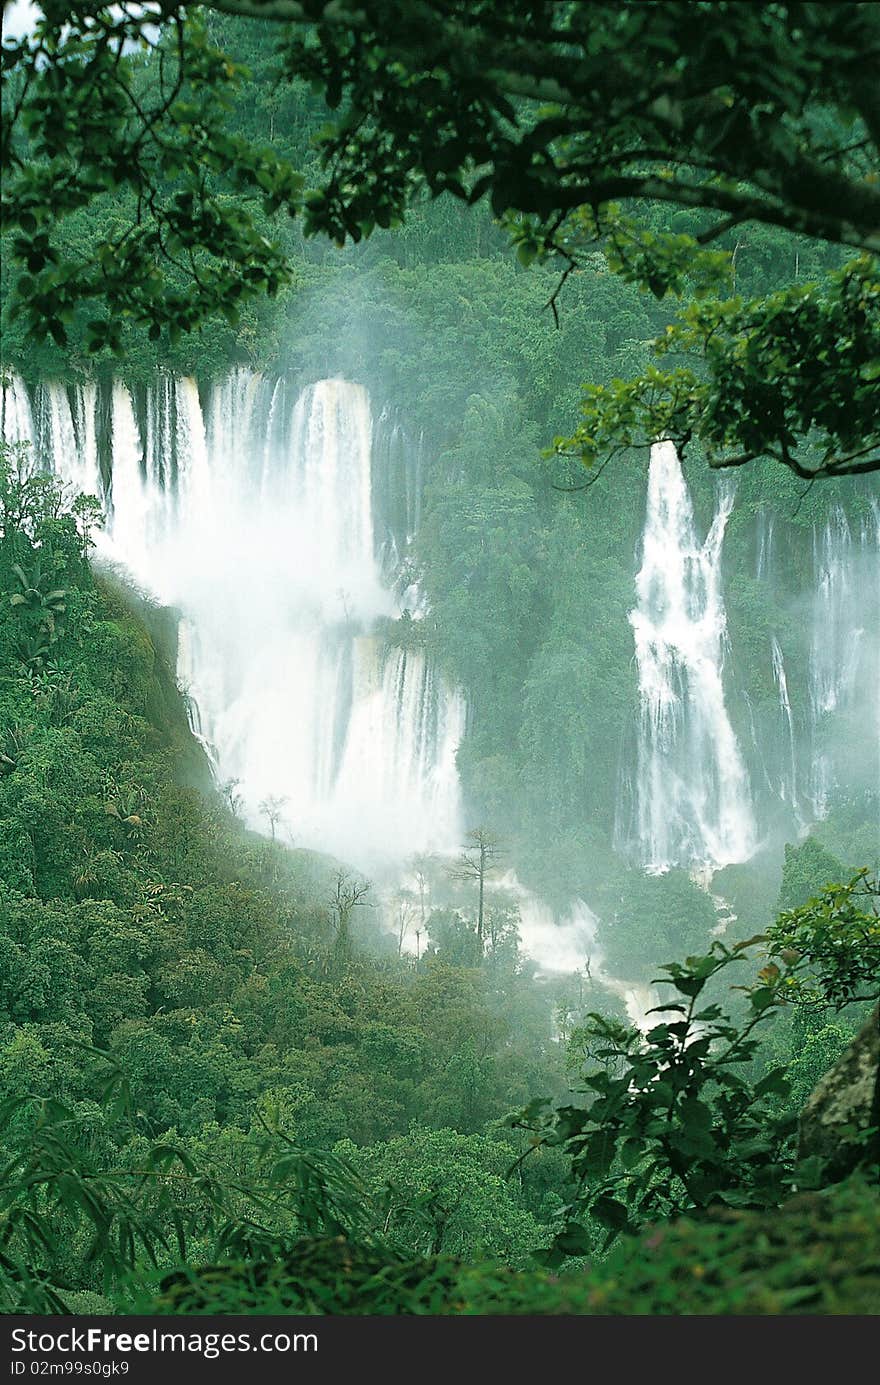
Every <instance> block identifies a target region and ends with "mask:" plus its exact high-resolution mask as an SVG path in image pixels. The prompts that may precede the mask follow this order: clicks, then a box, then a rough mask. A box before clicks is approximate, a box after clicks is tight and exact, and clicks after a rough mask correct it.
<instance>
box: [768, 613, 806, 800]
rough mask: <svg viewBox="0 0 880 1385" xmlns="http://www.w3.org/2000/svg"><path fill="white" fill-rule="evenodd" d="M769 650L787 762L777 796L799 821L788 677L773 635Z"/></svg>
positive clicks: (795, 751)
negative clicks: (789, 807) (786, 750)
mask: <svg viewBox="0 0 880 1385" xmlns="http://www.w3.org/2000/svg"><path fill="white" fill-rule="evenodd" d="M770 652H771V657H772V660H773V680H774V682H775V684H776V691H777V693H778V695H779V712H780V718H781V721H782V737H783V741H784V743H785V745H786V746H787V749H788V756H787V761H788V762H787V764H786V765H784V766H783V769H782V771H781V773H780V776H779V797H780V798H781V799H782V801H783V802H784V803H788V804H790V805H791V807H792V809H793V810H794V812H795V814H796V815H797V816H798V821H799V822H800V821H801V819H800V815H799V812H798V770H797V749H796V745H795V735H794V722H793V720H792V715H791V699H790V697H789V695H788V678H787V676H786V672H785V660H784V659H783V657H782V650H781V649H780V647H779V641H778V640H777V638H776V636H775V635H774V636H773V638H772V639H771V641H770Z"/></svg>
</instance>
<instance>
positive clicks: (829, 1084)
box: [798, 1006, 880, 1178]
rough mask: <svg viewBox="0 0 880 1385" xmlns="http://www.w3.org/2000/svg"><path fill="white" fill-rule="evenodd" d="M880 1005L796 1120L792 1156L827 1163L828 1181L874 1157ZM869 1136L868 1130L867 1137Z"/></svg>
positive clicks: (878, 1137) (879, 1149) (879, 1152)
mask: <svg viewBox="0 0 880 1385" xmlns="http://www.w3.org/2000/svg"><path fill="white" fill-rule="evenodd" d="M878 1126H880V1006H875V1008H874V1010H873V1012H872V1013H871V1015H870V1016H869V1018H868V1021H867V1023H866V1024H865V1026H864V1028H863V1029H862V1030H861V1031H860V1032H859V1034H857V1036H856V1038H855V1039H854V1040H853V1042H852V1044H851V1045H850V1047H849V1048H848V1049H847V1051H846V1053H845V1054H844V1055H843V1057H842V1058H841V1059H840V1061H839V1062H838V1063H835V1065H834V1067H833V1068H831V1070H830V1071H829V1072H827V1073H826V1074H825V1076H824V1077H823V1078H822V1080H821V1082H819V1084H818V1086H817V1087H816V1089H815V1091H814V1092H813V1094H812V1096H811V1097H810V1099H809V1101H808V1102H807V1104H806V1106H805V1107H804V1109H803V1111H802V1112H801V1118H800V1139H799V1149H798V1153H799V1155H800V1157H801V1158H808V1157H809V1156H810V1155H819V1157H820V1158H822V1159H823V1160H827V1161H828V1174H829V1176H830V1177H831V1178H844V1177H845V1176H846V1175H847V1174H848V1173H851V1172H852V1171H853V1169H855V1168H857V1167H858V1166H859V1164H862V1163H872V1162H874V1161H876V1160H877V1159H880V1134H878ZM869 1132H873V1134H870V1133H869Z"/></svg>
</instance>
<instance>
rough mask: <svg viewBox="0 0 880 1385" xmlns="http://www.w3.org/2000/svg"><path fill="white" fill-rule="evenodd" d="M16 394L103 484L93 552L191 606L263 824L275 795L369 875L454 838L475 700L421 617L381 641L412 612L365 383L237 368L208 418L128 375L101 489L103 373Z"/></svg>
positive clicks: (19, 406)
mask: <svg viewBox="0 0 880 1385" xmlns="http://www.w3.org/2000/svg"><path fill="white" fill-rule="evenodd" d="M4 400H5V410H4V417H5V419H6V420H7V423H6V435H7V437H9V438H11V439H15V440H19V439H21V440H28V441H31V442H32V443H33V445H34V448H35V451H36V453H37V459H38V461H39V463H40V464H42V465H47V466H51V468H52V469H53V470H55V471H56V472H57V473H58V474H59V475H61V476H62V477H63V478H64V479H65V480H66V481H69V482H70V483H71V485H72V486H76V487H77V488H78V489H85V490H87V491H90V492H92V493H96V494H99V495H102V496H103V498H104V500H105V502H106V506H107V509H108V524H107V528H106V531H105V533H104V534H103V535H101V536H100V538H99V551H100V552H101V555H102V556H103V557H104V558H106V559H110V560H113V561H116V562H118V563H119V564H121V565H123V566H124V567H125V569H126V570H127V572H128V573H129V574H130V575H131V577H132V578H133V580H134V581H135V583H136V584H138V585H139V586H141V587H142V588H143V589H144V590H146V591H147V592H148V593H149V594H151V595H152V596H153V597H154V598H155V599H156V600H158V601H160V602H161V603H162V604H165V605H171V606H174V607H175V608H177V609H178V610H179V612H180V614H181V622H180V636H179V655H178V677H179V680H180V682H181V685H182V686H183V687H184V690H185V692H186V693H187V695H188V698H189V701H190V706H191V708H192V719H193V726H194V730H195V731H196V733H197V734H198V735H199V736H200V737H201V738H202V740H203V742H204V743H205V745H206V747H208V749H209V751H210V754H211V756H212V759H213V761H214V764H215V768H216V772H217V774H218V777H219V778H220V779H235V780H238V781H239V782H238V793H239V795H240V797H241V799H242V800H243V804H244V810H245V812H246V814H247V816H248V818H249V820H250V821H251V822H253V824H254V825H255V826H261V825H262V826H265V825H266V824H265V821H263V818H264V816H265V815H264V814H263V813H262V810H261V805H263V804H265V803H266V801H267V800H269V799H275V800H277V801H278V802H277V811H278V812H279V813H280V815H281V818H282V820H283V826H282V831H286V832H287V833H288V834H290V835H292V836H293V837H294V839H295V840H296V841H297V842H298V843H301V844H303V845H308V846H312V847H316V848H320V849H323V850H327V851H331V852H335V853H337V854H339V855H341V856H343V857H345V858H346V859H348V860H352V861H354V862H355V863H357V864H364V865H368V866H369V867H370V868H374V867H375V866H376V865H379V864H381V863H382V862H383V861H388V862H389V863H390V862H392V861H394V860H400V859H402V858H403V857H405V856H407V855H409V854H411V853H413V852H415V851H424V850H444V849H449V848H452V847H456V846H457V845H458V843H459V841H460V838H461V833H462V828H461V825H460V807H459V785H458V776H457V772H456V763H455V754H456V749H457V746H458V743H459V741H460V739H461V736H462V734H463V730H464V715H465V708H464V702H463V699H462V698H461V696H460V695H459V694H458V693H456V692H455V691H453V690H452V689H450V688H449V687H448V686H447V685H446V683H445V682H444V680H443V679H442V678H441V677H440V676H439V675H438V674H437V672H436V671H435V670H434V669H433V668H432V667H431V665H430V663H429V661H428V660H427V659H426V658H425V655H424V653H423V651H422V650H421V649H420V648H419V647H418V642H417V640H415V639H414V638H413V628H412V627H411V628H410V631H409V632H408V635H409V638H408V640H407V643H408V644H409V645H411V646H412V647H409V648H407V649H403V648H396V647H394V646H393V645H392V644H390V643H389V642H388V639H387V638H386V635H387V632H388V630H389V627H390V625H391V622H392V621H393V620H394V619H395V618H397V617H398V616H399V615H400V614H401V609H402V606H401V603H400V602H399V600H398V598H397V597H396V596H395V593H394V590H393V581H392V580H391V579H390V578H389V574H388V571H387V569H388V560H387V552H385V551H384V545H385V541H386V534H385V530H386V528H387V527H388V526H386V525H385V524H384V523H383V524H381V525H380V526H378V527H379V528H380V529H381V530H382V532H381V536H380V537H379V538H377V535H376V532H375V531H376V528H377V525H376V523H375V517H374V508H375V506H376V491H377V490H380V491H381V488H382V487H381V485H380V486H378V487H377V486H376V485H374V480H375V478H374V476H373V470H372V463H373V454H374V451H376V450H377V448H376V440H375V438H374V426H373V418H372V414H371V409H370V402H369V399H368V397H367V394H366V391H365V390H364V389H362V388H361V387H360V386H358V385H354V384H351V383H348V382H346V381H343V380H323V381H319V382H318V383H317V384H315V385H312V386H310V387H309V388H308V389H306V390H304V391H302V392H301V393H299V394H298V395H297V396H293V395H292V394H291V391H290V389H289V387H288V386H287V384H286V383H285V382H283V381H268V380H265V379H263V378H261V377H260V376H258V375H255V374H253V373H251V372H247V371H235V372H233V373H232V374H231V375H230V376H229V377H227V378H226V379H225V380H224V381H222V382H221V383H219V384H218V385H216V386H215V387H214V388H212V389H211V391H210V392H209V395H208V398H207V401H206V404H205V408H204V412H203V408H202V403H201V401H200V398H199V393H198V389H197V386H196V384H195V382H194V381H192V380H186V379H178V378H174V377H171V376H163V377H160V378H159V379H158V380H157V382H156V383H155V384H154V385H153V386H151V387H150V388H149V389H148V390H147V391H146V392H145V395H144V397H143V398H138V399H135V398H133V396H132V394H131V392H130V391H129V390H128V388H127V387H126V386H125V385H124V384H122V383H120V382H118V381H117V382H115V383H114V384H113V386H112V389H111V390H110V391H109V403H108V407H107V411H106V412H107V413H108V414H109V428H108V431H109V445H108V446H107V451H108V453H109V466H108V467H107V469H106V472H105V481H106V484H105V483H104V482H102V478H101V470H100V468H99V465H98V449H97V446H96V442H95V439H96V407H97V405H96V400H97V392H96V390H95V388H94V386H90V385H85V386H81V387H77V388H75V389H74V388H71V389H69V390H68V389H67V388H65V387H64V386H61V385H58V384H55V383H49V384H45V385H42V386H40V387H39V388H38V390H37V392H36V396H35V407H33V408H32V407H31V403H30V400H29V398H28V395H27V392H26V391H25V390H24V388H23V387H22V386H21V384H20V382H17V381H13V383H12V385H11V386H10V387H9V388H8V389H7V390H5V391H4ZM395 446H396V448H397V450H398V453H399V452H400V449H401V447H402V443H401V441H400V439H399V438H398V439H397V441H396V443H395ZM378 450H379V452H380V455H381V451H382V449H381V448H379V449H378ZM379 480H380V482H382V484H384V483H385V478H379ZM404 510H405V511H406V513H407V514H411V513H412V512H413V506H412V500H411V497H407V498H406V500H405V504H404ZM390 532H393V526H391V529H390ZM401 541H402V542H403V543H405V536H404V537H403V539H402V540H401ZM383 563H384V568H385V572H384V580H383ZM395 575H396V574H391V578H393V577H394V576H395ZM273 830H274V825H273Z"/></svg>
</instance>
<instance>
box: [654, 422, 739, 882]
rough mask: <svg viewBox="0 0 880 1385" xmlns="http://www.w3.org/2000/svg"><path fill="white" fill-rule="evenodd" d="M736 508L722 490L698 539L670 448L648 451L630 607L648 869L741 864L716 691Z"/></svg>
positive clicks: (731, 751)
mask: <svg viewBox="0 0 880 1385" xmlns="http://www.w3.org/2000/svg"><path fill="white" fill-rule="evenodd" d="M732 503H733V495H732V491H731V490H730V488H729V487H725V488H724V489H722V490H721V492H720V494H719V500H718V505H717V509H716V513H715V517H714V519H713V521H712V525H711V527H710V529H709V533H708V535H707V537H706V539H705V542H704V543H702V544H700V542H699V540H698V538H697V534H696V527H695V522H694V514H693V507H692V505H691V499H690V495H689V493H688V489H687V485H686V483H685V479H684V475H683V473H682V470H681V466H680V464H679V460H678V457H677V455H676V452H675V448H674V447H673V446H672V444H671V443H669V442H663V443H658V444H656V445H655V446H654V447H653V448H652V449H651V464H650V472H649V478H648V500H647V515H646V520H645V529H644V536H643V543H642V564H641V568H640V570H639V573H638V575H637V577H636V592H637V604H636V607H635V609H634V610H633V611H632V612H631V613H630V623H631V625H632V628H633V633H634V636H635V648H636V659H637V663H638V673H639V680H638V681H639V699H640V715H639V726H638V737H637V746H636V784H635V797H636V805H635V808H636V813H635V816H636V832H637V851H638V854H639V856H640V858H641V860H642V862H643V864H644V865H646V866H647V867H648V868H649V869H651V870H664V869H667V868H669V867H670V866H673V865H688V866H700V865H703V866H718V865H723V864H727V863H730V862H734V861H743V860H746V859H747V858H748V857H749V856H750V855H751V854H752V852H753V850H754V847H755V827H754V821H753V815H752V808H751V802H750V792H749V783H748V777H747V773H746V768H745V764H744V761H743V758H742V755H741V753H740V749H739V746H738V744H737V739H736V735H735V734H734V730H733V726H732V725H731V721H730V718H729V716H728V713H727V708H726V706H725V698H724V683H723V668H724V654H725V648H726V642H727V627H726V618H725V611H724V603H723V600H722V596H721V578H720V561H721V546H722V542H723V539H724V531H725V527H726V524H727V520H728V517H729V515H730V510H731V506H732Z"/></svg>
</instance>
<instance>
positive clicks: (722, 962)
mask: <svg viewBox="0 0 880 1385" xmlns="http://www.w3.org/2000/svg"><path fill="white" fill-rule="evenodd" d="M878 899H880V884H878V882H877V881H872V880H871V879H869V877H868V875H867V872H865V871H861V872H859V874H858V875H856V876H855V877H854V878H853V879H852V880H851V881H850V882H849V884H848V885H839V886H831V887H829V888H828V889H827V890H826V891H825V892H824V893H823V894H822V896H821V897H819V898H817V899H812V900H810V901H809V903H808V904H807V905H805V906H804V907H803V908H802V909H798V910H792V911H791V912H790V913H788V914H784V915H782V917H781V918H780V919H779V920H778V921H777V923H776V924H774V925H773V927H772V928H771V929H769V930H768V932H767V934H766V935H759V936H756V937H754V938H750V939H748V940H747V941H745V942H741V943H737V944H736V945H735V946H734V947H732V948H730V947H727V946H726V945H725V944H724V943H723V942H722V941H721V940H720V939H719V940H716V941H715V942H713V944H712V946H711V948H710V949H709V951H708V953H706V954H705V955H704V956H699V957H688V958H687V959H686V960H685V962H683V963H677V962H675V963H670V964H669V965H667V966H665V967H663V968H662V970H663V971H664V972H665V973H666V975H665V977H662V978H659V979H658V984H665V985H668V986H671V987H672V989H673V990H674V991H675V993H676V996H675V998H674V999H673V1000H671V1001H666V1000H664V1001H663V1002H662V1004H661V1005H660V1006H658V1007H657V1009H656V1010H655V1011H652V1012H651V1013H654V1014H657V1013H661V1012H662V1014H663V1016H666V1015H671V1016H673V1018H671V1019H665V1018H664V1020H663V1022H662V1023H659V1024H656V1025H655V1026H654V1027H653V1028H651V1029H649V1030H648V1031H647V1033H644V1034H643V1033H641V1032H640V1031H639V1030H638V1029H635V1028H633V1027H631V1026H628V1025H625V1024H622V1023H620V1022H619V1021H617V1020H613V1019H608V1018H606V1017H605V1016H603V1015H600V1014H595V1013H593V1014H591V1015H589V1016H588V1023H587V1024H586V1025H585V1026H584V1033H585V1035H586V1036H587V1038H588V1039H589V1040H592V1041H593V1043H594V1048H593V1050H592V1051H593V1056H594V1057H595V1059H596V1060H598V1061H599V1062H602V1063H604V1064H605V1067H604V1068H598V1069H596V1070H593V1071H591V1072H589V1073H588V1074H587V1075H586V1077H585V1078H584V1079H583V1085H584V1088H585V1089H586V1094H587V1095H588V1096H589V1098H590V1100H589V1102H588V1104H587V1105H586V1106H564V1107H561V1108H559V1109H556V1110H550V1109H549V1105H548V1103H547V1102H546V1101H538V1102H533V1103H532V1104H531V1105H530V1106H529V1107H527V1108H526V1110H525V1111H524V1112H523V1113H522V1114H521V1115H520V1116H519V1117H517V1119H516V1120H515V1122H514V1124H516V1125H518V1126H520V1127H521V1128H524V1129H526V1130H529V1131H530V1132H531V1133H532V1137H533V1138H532V1147H533V1148H535V1147H538V1146H540V1145H559V1146H562V1147H563V1149H564V1150H565V1152H566V1153H567V1154H568V1155H569V1156H570V1158H571V1166H572V1172H573V1174H574V1178H575V1181H576V1185H577V1193H576V1196H575V1198H574V1199H573V1200H572V1202H571V1203H570V1204H569V1205H568V1206H567V1207H566V1208H565V1209H564V1212H563V1215H562V1226H561V1229H560V1230H559V1232H558V1234H557V1235H556V1237H555V1239H554V1242H553V1245H552V1247H551V1249H550V1250H549V1251H548V1252H547V1253H546V1259H547V1263H548V1264H551V1265H553V1264H559V1263H560V1262H561V1261H562V1260H564V1259H565V1257H566V1256H568V1255H584V1254H588V1253H590V1251H591V1250H592V1248H593V1232H592V1231H591V1229H590V1227H589V1224H588V1223H589V1221H590V1220H592V1221H594V1222H598V1223H600V1224H601V1225H602V1226H604V1227H605V1228H606V1230H607V1233H608V1236H607V1242H606V1244H607V1243H610V1242H611V1241H612V1240H614V1238H615V1237H616V1236H617V1235H618V1234H619V1233H620V1232H631V1231H635V1230H637V1229H638V1227H639V1226H640V1225H642V1224H643V1223H644V1222H646V1221H656V1220H665V1219H668V1218H670V1217H673V1216H676V1215H678V1214H679V1213H682V1212H686V1211H689V1210H691V1209H694V1208H703V1207H708V1206H711V1205H716V1204H720V1205H726V1206H731V1207H757V1208H762V1207H764V1208H766V1207H775V1206H778V1205H779V1203H780V1201H781V1200H782V1199H783V1198H784V1197H785V1195H786V1194H787V1193H789V1192H790V1191H791V1190H792V1189H793V1188H795V1187H796V1186H797V1187H809V1186H815V1185H816V1184H817V1183H819V1182H821V1179H822V1176H823V1169H822V1167H821V1166H820V1163H819V1161H818V1160H816V1159H811V1160H807V1161H801V1162H800V1163H798V1162H797V1153H796V1144H795V1136H796V1129H797V1117H796V1114H795V1113H794V1112H793V1111H792V1110H791V1108H790V1106H789V1105H788V1104H787V1103H786V1102H785V1101H784V1098H785V1097H787V1096H788V1094H789V1090H790V1085H791V1084H790V1082H789V1079H788V1076H787V1072H786V1069H785V1067H784V1066H776V1067H771V1068H769V1069H768V1070H767V1071H765V1072H764V1073H763V1075H762V1076H761V1077H760V1078H759V1079H758V1080H757V1081H755V1080H754V1079H753V1078H752V1076H751V1074H750V1071H749V1069H750V1066H751V1064H752V1062H753V1060H754V1059H755V1057H756V1055H757V1052H758V1049H759V1046H760V1039H759V1037H758V1033H757V1031H758V1030H759V1029H760V1027H761V1026H762V1025H764V1024H765V1023H766V1022H767V1021H768V1020H769V1019H770V1018H771V1017H772V1016H773V1015H774V1014H775V1013H777V1012H778V1010H779V1009H780V1007H782V1006H784V1005H786V1004H788V1003H790V1002H798V1003H803V1002H804V1001H805V1000H806V1001H808V1002H809V1003H811V1004H814V1005H821V1006H824V1007H827V1008H829V1009H833V1010H840V1009H841V1008H843V1006H845V1005H848V1004H850V1003H852V1002H853V1001H860V1000H870V999H873V998H875V997H876V995H877V994H878V990H880V917H878V911H877V901H878ZM755 949H760V951H761V953H763V956H762V957H761V960H762V961H763V962H764V965H763V966H762V967H761V969H760V970H759V971H758V973H757V976H756V977H755V979H754V980H752V981H750V982H749V983H747V984H746V985H744V986H739V987H737V988H736V989H737V990H738V991H740V992H742V993H743V995H744V997H745V1001H746V1013H745V1017H744V1018H739V1019H738V1018H734V1017H732V1016H731V1014H730V1013H728V1012H727V1011H726V1010H725V1009H723V1008H722V1006H721V1005H720V1004H718V1003H717V1002H716V1001H710V1002H709V1003H706V998H705V995H704V992H705V991H706V988H707V986H709V984H710V982H712V981H713V980H714V979H715V978H716V977H718V976H719V974H720V973H722V972H725V971H726V970H727V968H729V967H731V966H738V965H741V964H742V963H744V962H747V961H748V960H751V958H752V957H753V956H754V950H755ZM768 954H769V959H768Z"/></svg>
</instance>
